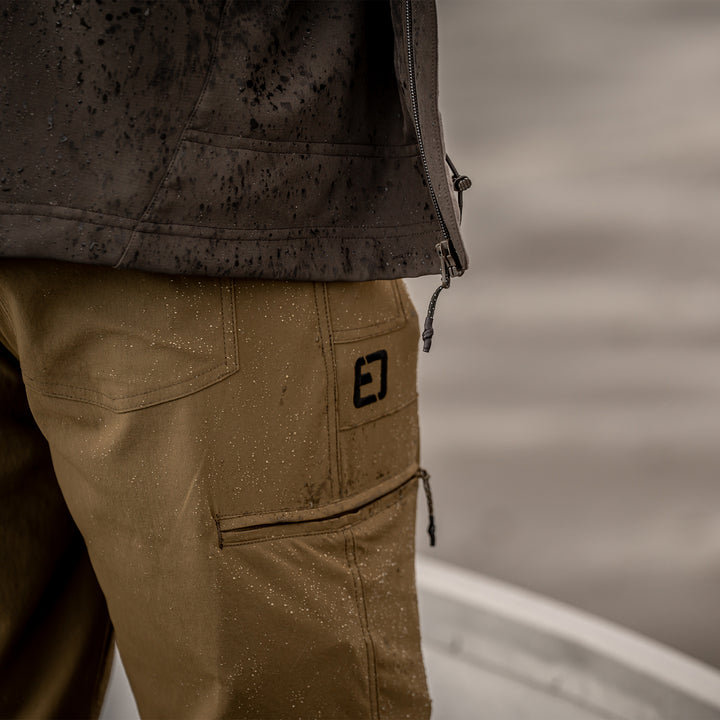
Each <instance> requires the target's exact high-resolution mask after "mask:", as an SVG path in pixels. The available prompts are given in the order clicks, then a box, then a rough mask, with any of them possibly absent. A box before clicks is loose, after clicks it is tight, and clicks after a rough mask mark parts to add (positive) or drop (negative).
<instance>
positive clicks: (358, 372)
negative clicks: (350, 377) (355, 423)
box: [353, 350, 388, 408]
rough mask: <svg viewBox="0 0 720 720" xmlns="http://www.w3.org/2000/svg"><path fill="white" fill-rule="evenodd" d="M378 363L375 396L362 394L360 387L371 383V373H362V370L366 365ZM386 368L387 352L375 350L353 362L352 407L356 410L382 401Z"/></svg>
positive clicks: (385, 386) (384, 390)
mask: <svg viewBox="0 0 720 720" xmlns="http://www.w3.org/2000/svg"><path fill="white" fill-rule="evenodd" d="M377 362H379V363H380V390H379V391H378V393H377V395H376V394H374V393H373V394H368V395H363V394H362V387H363V386H364V385H369V384H370V383H371V382H372V381H373V374H372V372H363V371H362V369H363V368H364V367H365V366H366V365H372V364H374V363H377ZM387 366H388V355H387V350H377V351H375V352H374V353H370V355H366V356H365V357H360V358H358V359H357V360H356V361H355V390H354V391H353V405H355V407H356V408H361V407H364V406H365V405H370V403H374V402H376V401H377V400H382V399H383V398H384V397H385V396H386V395H387Z"/></svg>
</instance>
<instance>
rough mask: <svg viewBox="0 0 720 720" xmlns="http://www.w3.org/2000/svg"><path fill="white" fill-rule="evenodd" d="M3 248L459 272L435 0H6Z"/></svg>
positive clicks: (213, 272) (294, 268)
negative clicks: (447, 248)
mask: <svg viewBox="0 0 720 720" xmlns="http://www.w3.org/2000/svg"><path fill="white" fill-rule="evenodd" d="M0 19H1V22H0V66H1V67H2V68H3V73H2V77H0V100H1V102H0V167H1V168H2V172H0V191H1V192H0V256H5V257H36V258H54V259H58V260H68V261H75V262H83V263H90V264H100V265H112V266H115V267H120V268H134V269H141V270H151V271H158V272H167V273H175V274H183V275H188V274H191V275H206V276H207V275H209V276H233V277H245V278H271V279H293V280H323V281H326V280H367V279H381V278H396V277H410V276H416V275H423V274H429V273H438V272H440V262H439V260H438V258H437V253H436V246H437V245H438V243H440V242H443V241H446V242H449V243H450V245H451V256H452V259H453V263H454V267H455V269H456V272H457V273H458V274H459V273H461V272H462V271H463V269H464V268H465V267H466V265H467V258H466V257H465V251H464V249H463V246H462V241H461V239H460V233H459V227H458V218H457V216H456V212H455V210H456V205H455V203H454V194H455V193H454V192H453V190H452V189H451V184H450V183H449V182H448V177H447V173H446V171H447V169H448V168H447V166H446V163H445V149H444V143H443V135H442V127H441V124H440V117H439V114H438V109H437V98H438V90H437V31H436V20H435V5H434V3H433V2H431V1H429V0H391V1H390V0H388V1H381V2H378V1H372V2H346V1H344V0H342V1H339V2H338V1H328V0H322V1H320V0H311V1H309V2H305V1H299V0H298V1H293V2H289V1H288V0H272V1H267V2H262V3H260V2H249V1H243V0H211V1H210V2H206V1H204V0H172V1H170V0H163V1H158V2H147V1H146V0H140V1H136V0H118V1H116V2H113V3H103V2H94V1H93V2H87V1H86V2H82V3H80V2H51V1H50V0H23V1H22V2H20V1H19V0H17V1H15V0H12V1H10V2H6V3H4V5H3V12H2V17H1V18H0Z"/></svg>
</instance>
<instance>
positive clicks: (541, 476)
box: [408, 0, 720, 666]
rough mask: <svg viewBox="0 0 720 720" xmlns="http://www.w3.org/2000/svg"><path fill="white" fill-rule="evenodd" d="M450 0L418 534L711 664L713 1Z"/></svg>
mask: <svg viewBox="0 0 720 720" xmlns="http://www.w3.org/2000/svg"><path fill="white" fill-rule="evenodd" d="M438 5H439V8H438V16H439V23H440V42H441V44H440V60H441V66H440V68H441V69H440V72H441V78H440V87H441V110H442V112H443V117H444V121H445V132H446V140H447V148H448V151H449V152H450V154H451V156H452V157H453V159H454V161H455V164H456V165H457V166H458V169H459V170H460V171H461V172H462V173H465V174H467V175H469V176H470V177H471V178H472V180H473V187H472V189H471V190H470V191H469V192H468V193H466V195H465V198H466V199H465V203H466V205H465V207H466V209H465V218H464V222H463V229H464V237H465V240H466V243H467V245H468V249H469V253H470V258H471V269H470V271H469V272H468V273H467V274H466V275H465V276H464V277H463V278H460V279H458V280H456V281H454V282H453V286H452V289H451V290H450V291H449V292H445V293H443V294H442V295H441V296H440V300H439V302H438V311H437V313H436V321H435V328H436V332H435V339H434V344H433V349H432V352H431V353H430V354H429V355H423V356H422V357H421V359H420V394H421V420H422V441H423V465H424V466H425V467H426V468H427V469H428V470H429V471H430V473H431V474H432V486H433V491H434V497H435V506H436V523H437V525H438V546H437V547H436V548H429V547H428V545H427V535H426V534H425V531H424V526H425V523H426V509H425V504H424V499H423V498H422V497H421V498H420V504H419V521H418V547H419V550H420V552H421V553H425V554H429V555H432V556H434V557H436V558H439V559H442V560H447V561H450V562H453V563H456V564H459V565H462V566H464V567H466V568H470V569H472V570H476V571H479V572H481V573H483V574H485V575H489V576H491V577H495V578H499V579H501V580H504V581H509V582H511V583H514V584H516V585H520V586H522V587H525V588H529V589H531V590H534V591H536V592H540V593H542V594H544V595H548V596H550V597H553V598H556V599H559V600H562V601H564V602H567V603H570V604H572V605H575V606H578V607H580V608H583V609H585V610H588V611H590V612H592V613H595V614H597V615H600V616H602V617H605V618H608V619H610V620H613V621H615V622H618V623H620V624H622V625H624V626H626V627H629V628H633V629H635V630H637V631H639V632H641V633H643V634H645V635H648V636H650V637H652V638H655V639H657V640H659V641H661V642H663V643H666V644H668V645H670V646H672V647H675V648H677V649H679V650H681V651H684V652H686V653H688V654H690V655H693V656H695V657H697V658H699V659H701V660H704V661H705V662H708V663H711V664H714V665H715V666H720V282H719V280H720V233H719V231H720V2H719V1H717V0H472V1H467V2H462V1H460V0H453V1H449V0H440V2H439V3H438ZM408 285H409V287H410V291H411V293H412V295H413V298H414V300H415V302H416V305H417V306H418V311H419V313H420V314H421V316H422V315H423V314H424V311H425V305H426V304H427V301H428V299H429V297H430V294H431V293H432V290H433V289H434V287H435V286H436V278H422V279H417V280H411V281H409V282H408Z"/></svg>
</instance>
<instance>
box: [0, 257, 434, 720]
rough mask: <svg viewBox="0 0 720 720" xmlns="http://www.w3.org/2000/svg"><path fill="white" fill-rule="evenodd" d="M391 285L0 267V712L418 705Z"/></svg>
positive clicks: (306, 712)
mask: <svg viewBox="0 0 720 720" xmlns="http://www.w3.org/2000/svg"><path fill="white" fill-rule="evenodd" d="M417 346H418V327H417V317H416V314H415V311H414V310H413V308H412V305H411V303H410V300H409V298H408V296H407V293H406V290H405V288H404V285H403V283H402V281H376V282H365V283H294V282H280V281H247V280H231V279H214V278H213V279H207V278H189V277H172V276H163V275H153V274H148V273H139V272H133V271H116V270H111V269H108V268H100V267H93V266H80V265H75V264H71V263H60V262H53V261H45V260H3V261H1V262H0V498H1V499H0V716H1V717H13V718H21V717H27V718H51V717H52V718H79V717H95V716H97V714H98V712H99V708H100V704H101V702H102V695H103V692H104V688H105V685H106V681H107V675H108V671H109V664H110V658H111V647H112V640H113V637H114V638H115V639H116V641H117V644H118V648H119V650H120V653H121V655H122V658H123V662H124V664H125V667H126V670H127V673H128V677H129V679H130V684H131V687H132V689H133V692H134V695H135V698H136V700H137V704H138V707H139V710H140V713H141V715H142V716H143V717H145V718H175V719H177V718H220V717H222V718H262V719H263V720H265V719H274V718H332V719H338V718H413V720H417V719H418V718H426V717H428V716H429V699H428V695H427V688H426V683H425V675H424V670H423V664H422V657H421V651H420V637H419V629H418V614H417V604H416V593H415V579H414V531H415V519H414V518H415V499H416V492H417V474H418V425H417V396H416V381H415V373H416V353H417Z"/></svg>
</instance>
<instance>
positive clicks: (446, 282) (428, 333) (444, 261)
mask: <svg viewBox="0 0 720 720" xmlns="http://www.w3.org/2000/svg"><path fill="white" fill-rule="evenodd" d="M435 251H436V252H437V254H438V257H439V258H440V279H441V284H440V287H439V288H438V289H437V290H436V291H435V292H434V293H433V294H432V297H431V298H430V303H429V305H428V310H427V315H426V316H425V327H424V328H423V333H422V339H423V352H430V346H431V345H432V338H433V335H434V334H435V331H434V330H433V318H434V317H435V306H436V305H437V301H438V296H439V295H440V293H441V292H442V291H443V290H445V288H449V287H450V277H451V276H453V277H454V276H455V275H457V274H458V272H457V266H456V265H455V261H454V260H453V257H452V255H451V254H450V243H449V242H448V241H447V240H443V241H442V242H440V243H438V244H437V245H436V246H435Z"/></svg>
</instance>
